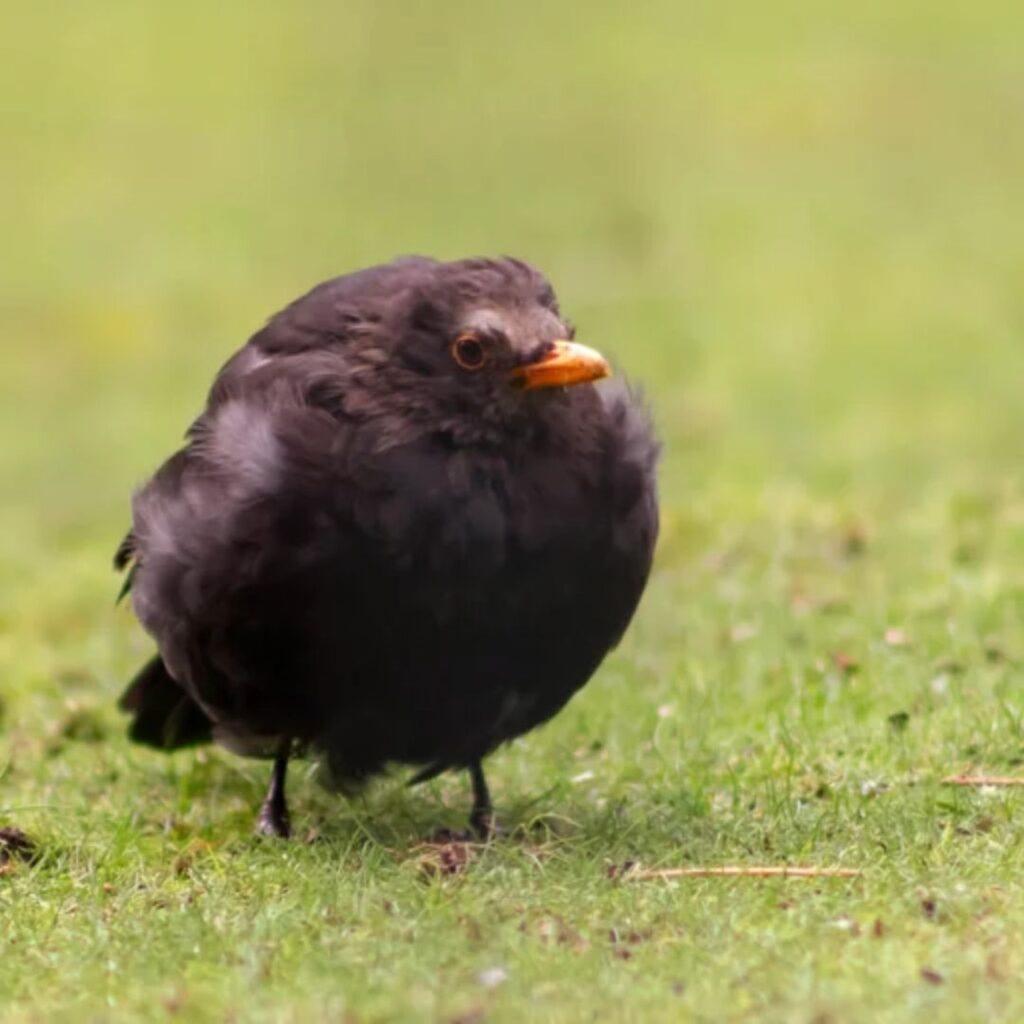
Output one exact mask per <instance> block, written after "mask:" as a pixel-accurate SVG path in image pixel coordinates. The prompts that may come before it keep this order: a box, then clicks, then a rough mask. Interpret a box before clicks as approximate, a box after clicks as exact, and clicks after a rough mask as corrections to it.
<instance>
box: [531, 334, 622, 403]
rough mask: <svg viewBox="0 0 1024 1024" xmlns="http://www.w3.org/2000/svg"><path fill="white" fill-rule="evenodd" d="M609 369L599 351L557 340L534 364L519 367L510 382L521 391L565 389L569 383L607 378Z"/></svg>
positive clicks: (571, 342)
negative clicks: (520, 388)
mask: <svg viewBox="0 0 1024 1024" xmlns="http://www.w3.org/2000/svg"><path fill="white" fill-rule="evenodd" d="M611 373H612V368H611V367H610V366H609V365H608V360H607V359H605V357H604V356H603V355H601V353H600V352H595V351H594V350H593V349H592V348H587V346H586V345H579V344H577V343H576V342H575V341H556V342H555V344H554V347H553V348H552V349H551V350H550V351H549V352H547V353H546V354H545V355H544V356H543V357H542V358H541V359H538V360H537V362H535V363H527V364H526V365H525V366H518V367H516V369H514V370H513V371H512V380H513V381H515V382H516V383H517V384H519V385H520V386H521V387H522V388H523V390H524V391H532V390H533V389H534V388H564V387H569V385H571V384H586V383H588V382H589V381H593V380H600V379H601V378H602V377H610V376H611Z"/></svg>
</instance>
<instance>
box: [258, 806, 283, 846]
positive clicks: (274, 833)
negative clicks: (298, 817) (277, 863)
mask: <svg viewBox="0 0 1024 1024" xmlns="http://www.w3.org/2000/svg"><path fill="white" fill-rule="evenodd" d="M291 834H292V823H291V820H290V819H289V817H288V809H287V808H286V807H274V806H272V805H271V804H270V802H269V801H268V802H267V803H265V804H264V805H263V806H262V807H261V808H260V816H259V817H258V818H257V819H256V835H258V836H267V837H269V838H270V839H288V838H289V837H290V836H291Z"/></svg>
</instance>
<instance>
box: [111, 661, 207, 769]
mask: <svg viewBox="0 0 1024 1024" xmlns="http://www.w3.org/2000/svg"><path fill="white" fill-rule="evenodd" d="M118 707H119V708H121V710H122V711H127V712H128V713H129V714H131V715H132V723H131V725H130V726H129V728H128V735H129V736H130V737H131V739H133V740H134V741H135V742H136V743H143V744H145V745H146V746H150V747H159V748H160V749H162V750H176V749H178V748H179V747H192V746H196V745H197V744H200V743H209V742H210V741H211V740H212V739H213V725H212V723H211V722H210V720H209V718H207V717H206V715H205V714H204V713H203V710H202V708H200V706H199V705H198V704H197V703H196V702H195V701H194V700H193V699H192V698H191V697H190V696H189V695H188V694H187V693H186V692H185V691H184V690H183V689H182V688H181V687H180V686H179V685H178V684H177V683H176V682H175V681H174V680H173V679H172V678H171V676H170V674H169V673H168V671H167V668H166V666H165V665H164V663H163V661H162V660H161V658H160V655H156V656H155V657H154V658H152V659H151V660H150V661H148V662H147V663H146V664H145V665H143V667H142V668H141V669H140V670H139V672H138V674H137V675H136V676H135V678H134V679H133V680H132V681H131V682H130V683H129V684H128V688H127V689H126V690H125V691H124V693H123V694H121V699H120V701H118Z"/></svg>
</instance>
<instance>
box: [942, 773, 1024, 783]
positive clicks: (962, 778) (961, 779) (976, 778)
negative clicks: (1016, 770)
mask: <svg viewBox="0 0 1024 1024" xmlns="http://www.w3.org/2000/svg"><path fill="white" fill-rule="evenodd" d="M942 784H943V785H944V786H1024V778H1020V777H1018V776H1013V775H948V776H947V777H946V778H944V779H943V780H942Z"/></svg>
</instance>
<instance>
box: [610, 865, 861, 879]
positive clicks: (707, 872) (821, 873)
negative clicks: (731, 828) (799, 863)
mask: <svg viewBox="0 0 1024 1024" xmlns="http://www.w3.org/2000/svg"><path fill="white" fill-rule="evenodd" d="M862 874H863V872H862V871H861V870H860V869H859V868H815V867H790V866H789V865H785V864H782V865H770V866H765V865H761V866H757V865H752V866H745V865H733V866H728V867H713V868H656V869H652V870H648V871H630V872H628V873H627V874H626V875H625V877H626V878H627V879H630V880H632V881H646V880H647V879H652V878H860V877H861V875H862Z"/></svg>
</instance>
